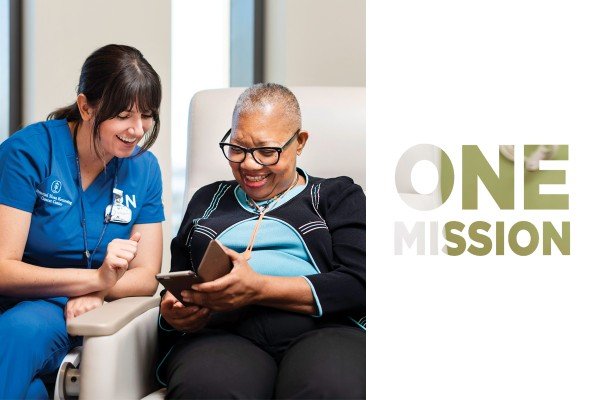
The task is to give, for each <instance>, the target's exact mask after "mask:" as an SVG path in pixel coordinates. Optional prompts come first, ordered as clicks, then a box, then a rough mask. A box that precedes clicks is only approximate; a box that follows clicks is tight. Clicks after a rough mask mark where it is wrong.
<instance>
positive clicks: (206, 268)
mask: <svg viewBox="0 0 600 400" xmlns="http://www.w3.org/2000/svg"><path fill="white" fill-rule="evenodd" d="M231 268H233V264H232V263H231V260H230V259H229V256H228V255H227V254H225V252H224V251H223V248H222V247H221V246H220V245H219V243H218V242H217V241H216V240H211V241H210V243H209V244H208V247H207V248H206V251H205V252H204V256H203V257H202V261H200V265H199V266H198V273H195V272H194V271H177V272H167V273H164V274H157V275H156V279H157V280H158V281H159V282H160V283H161V284H162V285H163V286H164V287H165V289H167V290H168V291H169V292H171V293H172V294H173V296H175V297H176V298H177V300H179V301H180V302H181V303H182V304H184V305H186V306H187V305H189V304H188V303H185V302H184V301H183V298H182V297H181V292H182V291H183V290H191V288H192V285H194V284H196V283H202V282H210V281H214V280H215V279H218V278H221V277H222V276H225V275H227V274H228V273H229V272H230V271H231Z"/></svg>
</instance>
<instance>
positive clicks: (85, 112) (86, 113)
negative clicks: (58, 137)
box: [77, 93, 93, 121]
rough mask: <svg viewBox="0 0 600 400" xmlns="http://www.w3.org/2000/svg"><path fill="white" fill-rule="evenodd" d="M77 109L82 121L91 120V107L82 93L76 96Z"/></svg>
mask: <svg viewBox="0 0 600 400" xmlns="http://www.w3.org/2000/svg"><path fill="white" fill-rule="evenodd" d="M77 108H79V114H80V115H81V119H82V120H84V121H89V120H91V119H92V117H93V114H92V111H93V110H92V107H91V106H90V103H88V101H87V97H85V94H83V93H80V94H78V95H77Z"/></svg>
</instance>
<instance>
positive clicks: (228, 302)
mask: <svg viewBox="0 0 600 400" xmlns="http://www.w3.org/2000/svg"><path fill="white" fill-rule="evenodd" d="M222 247H223V250H224V251H225V253H226V254H227V255H228V256H229V258H230V259H231V261H232V263H233V269H232V270H231V272H230V273H228V274H227V275H225V276H223V277H222V278H219V279H216V280H214V281H212V282H205V283H199V284H195V285H192V289H193V290H184V291H183V292H181V295H182V296H183V299H184V300H185V301H186V302H189V303H193V304H199V305H202V306H204V307H207V308H209V309H211V310H212V311H233V310H236V309H238V308H240V307H244V306H247V305H250V304H255V303H257V302H258V301H259V299H260V298H261V295H262V292H261V290H262V287H263V286H264V285H263V282H264V279H265V276H264V275H261V274H259V273H257V272H256V271H254V270H253V269H252V267H251V266H250V265H249V264H248V261H247V260H246V258H245V257H244V255H243V254H240V253H237V252H235V251H233V250H231V249H229V248H227V247H225V246H222Z"/></svg>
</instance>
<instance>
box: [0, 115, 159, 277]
mask: <svg viewBox="0 0 600 400" xmlns="http://www.w3.org/2000/svg"><path fill="white" fill-rule="evenodd" d="M138 151H139V148H138V149H136V150H135V152H136V153H137V152H138ZM117 171H118V177H117V189H119V190H121V191H123V197H122V199H121V201H122V206H123V207H126V208H127V209H128V210H130V211H131V219H130V221H129V222H127V223H117V222H109V223H108V225H107V226H106V231H105V234H104V236H103V237H102V240H101V241H100V242H99V243H98V239H99V237H100V236H101V232H102V230H103V228H104V217H105V211H106V207H107V206H108V205H110V204H112V202H113V193H112V191H113V184H114V178H115V174H116V173H117ZM78 186H79V182H78V168H77V162H76V154H75V149H74V146H73V138H72V135H71V132H70V130H69V126H68V124H67V122H66V121H65V120H54V121H46V122H41V123H37V124H34V125H30V126H28V127H26V128H24V129H23V130H21V131H19V132H17V133H15V134H14V135H12V136H11V137H10V138H8V139H7V140H5V141H4V142H3V143H2V144H1V145H0V204H5V205H8V206H10V207H14V208H18V209H21V210H24V211H27V212H30V213H31V226H30V227H29V235H28V238H27V243H26V246H25V251H24V254H23V261H25V262H27V263H30V264H34V265H39V266H45V267H80V268H86V261H85V256H84V247H85V246H84V235H83V228H82V218H83V215H82V205H83V207H85V217H86V228H87V229H86V230H87V241H88V247H89V249H90V252H91V250H93V248H94V247H96V245H97V244H98V249H97V251H96V253H95V254H94V256H93V258H92V268H97V267H99V266H100V265H101V263H102V260H103V259H104V256H105V254H106V247H107V245H108V243H110V241H111V240H113V239H115V238H122V239H127V238H129V236H130V234H131V228H132V226H133V225H134V224H143V223H154V222H161V221H163V220H164V211H163V206H162V199H161V197H162V182H161V175H160V168H159V166H158V162H157V160H156V157H154V155H153V154H152V153H150V152H148V151H147V152H144V153H143V154H141V155H139V156H137V157H133V156H132V157H128V158H123V159H117V158H113V159H112V160H111V161H110V162H109V163H108V164H107V165H106V169H105V170H104V171H103V172H101V173H100V174H99V175H98V176H97V177H96V178H95V179H94V181H93V182H92V183H91V184H90V185H89V186H88V187H87V188H86V189H85V190H84V191H80V190H79V188H78Z"/></svg>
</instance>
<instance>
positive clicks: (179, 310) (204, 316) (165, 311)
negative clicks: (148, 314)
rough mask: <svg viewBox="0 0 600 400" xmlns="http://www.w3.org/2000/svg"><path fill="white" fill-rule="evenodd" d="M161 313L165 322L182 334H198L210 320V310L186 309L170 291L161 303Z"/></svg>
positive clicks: (203, 308)
mask: <svg viewBox="0 0 600 400" xmlns="http://www.w3.org/2000/svg"><path fill="white" fill-rule="evenodd" d="M160 313H161V315H162V317H163V318H164V319H165V321H167V322H168V323H169V324H170V325H171V326H172V327H173V328H175V329H177V330H178V331H181V332H197V331H199V330H201V329H202V328H204V327H205V326H206V324H207V323H208V321H209V319H210V310H209V309H208V308H206V307H198V306H190V307H186V306H184V305H183V304H181V302H180V301H179V300H177V298H175V296H173V294H171V292H169V291H167V292H166V293H165V295H164V296H163V298H162V301H161V302H160Z"/></svg>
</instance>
